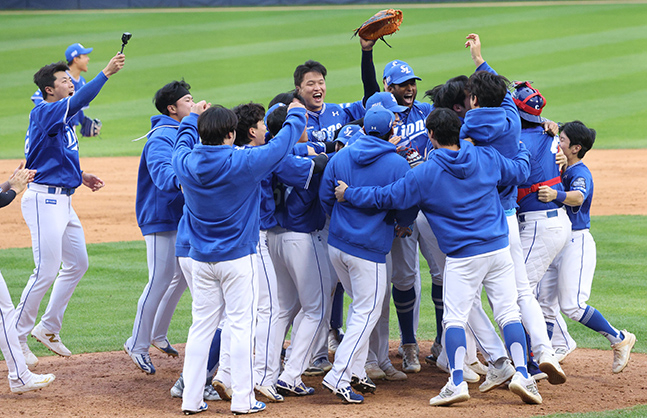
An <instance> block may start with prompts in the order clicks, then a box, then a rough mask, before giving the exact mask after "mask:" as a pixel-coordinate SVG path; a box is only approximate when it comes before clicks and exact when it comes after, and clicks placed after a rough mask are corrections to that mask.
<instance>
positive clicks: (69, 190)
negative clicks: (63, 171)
mask: <svg viewBox="0 0 647 418" xmlns="http://www.w3.org/2000/svg"><path fill="white" fill-rule="evenodd" d="M28 187H29V189H30V190H33V191H35V192H36V193H48V194H64V195H66V196H72V195H73V194H74V192H75V191H76V188H75V187H57V186H48V185H47V184H37V183H29V186H28Z"/></svg>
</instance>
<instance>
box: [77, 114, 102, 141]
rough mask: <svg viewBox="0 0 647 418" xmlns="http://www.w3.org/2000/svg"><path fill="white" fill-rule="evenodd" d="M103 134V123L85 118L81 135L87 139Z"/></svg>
mask: <svg viewBox="0 0 647 418" xmlns="http://www.w3.org/2000/svg"><path fill="white" fill-rule="evenodd" d="M100 133H101V121H100V120H99V119H90V118H89V117H87V116H86V117H84V118H83V122H81V135H83V136H85V137H92V136H98V135H99V134H100Z"/></svg>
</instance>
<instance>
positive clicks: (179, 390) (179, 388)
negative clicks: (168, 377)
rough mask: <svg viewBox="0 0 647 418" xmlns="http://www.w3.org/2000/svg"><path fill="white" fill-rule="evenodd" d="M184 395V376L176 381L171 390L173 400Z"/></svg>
mask: <svg viewBox="0 0 647 418" xmlns="http://www.w3.org/2000/svg"><path fill="white" fill-rule="evenodd" d="M183 393H184V376H182V375H180V378H179V379H178V380H176V381H175V384H174V385H173V387H172V388H171V398H181V397H182V394H183Z"/></svg>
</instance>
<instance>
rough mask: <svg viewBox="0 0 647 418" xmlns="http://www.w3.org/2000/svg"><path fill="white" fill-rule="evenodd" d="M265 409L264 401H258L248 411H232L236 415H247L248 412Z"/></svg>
mask: <svg viewBox="0 0 647 418" xmlns="http://www.w3.org/2000/svg"><path fill="white" fill-rule="evenodd" d="M264 410H265V404H264V403H263V402H259V401H256V404H254V406H252V407H251V408H250V409H248V410H247V411H231V412H232V413H233V414H234V415H247V414H255V413H257V412H261V411H264Z"/></svg>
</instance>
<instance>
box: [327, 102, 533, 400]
mask: <svg viewBox="0 0 647 418" xmlns="http://www.w3.org/2000/svg"><path fill="white" fill-rule="evenodd" d="M426 126H427V129H428V131H429V137H430V138H431V141H432V143H433V146H434V148H435V151H434V152H433V153H431V154H430V156H429V159H428V161H427V162H425V163H423V164H421V165H419V166H417V167H414V168H413V170H411V171H410V172H408V173H407V174H406V175H405V177H404V178H402V179H400V180H398V181H396V182H395V183H393V184H391V185H388V186H386V187H382V188H376V187H372V188H368V187H364V188H356V187H350V188H348V189H346V190H345V187H346V185H345V184H344V183H343V182H340V186H339V187H338V189H337V190H336V195H337V198H338V199H344V198H345V199H346V200H348V201H349V203H350V204H352V205H356V206H358V207H374V208H377V209H403V208H407V207H411V206H413V205H419V206H420V209H421V210H422V211H423V212H424V213H425V216H427V218H428V220H429V224H430V225H431V227H432V228H433V229H434V232H435V235H436V237H437V238H438V244H439V246H440V248H441V250H442V251H443V252H444V253H446V254H447V259H446V264H445V284H444V287H443V290H444V292H445V294H444V300H445V314H444V317H443V323H444V329H445V342H446V347H445V349H446V351H447V355H448V357H449V366H450V369H451V377H450V378H449V381H448V382H447V384H446V385H445V387H444V388H443V389H442V390H441V392H440V394H439V395H438V396H436V397H434V398H432V399H431V400H430V402H429V403H430V405H432V406H440V405H451V404H453V403H457V402H464V401H466V400H468V399H469V391H468V388H467V383H465V382H464V381H463V359H464V356H465V323H466V321H467V317H468V315H469V312H470V310H471V306H472V303H473V299H474V297H475V296H476V295H477V294H478V291H479V290H480V286H481V285H483V286H484V287H485V289H486V292H487V294H488V297H489V299H490V301H491V302H492V306H493V311H494V317H495V320H496V321H497V323H498V324H499V326H500V327H501V329H502V330H503V335H504V338H505V340H506V346H507V348H508V350H509V351H510V353H511V355H512V359H513V361H514V364H515V368H516V370H517V372H516V373H515V375H514V377H513V378H512V381H511V383H510V390H511V391H512V392H513V393H515V394H517V395H519V396H520V397H521V398H522V400H523V401H524V402H527V403H541V401H542V399H541V395H539V392H538V391H537V386H536V384H535V382H534V380H532V378H530V377H529V376H528V373H527V370H526V361H525V356H526V341H525V336H524V331H523V327H522V325H521V322H520V318H519V308H518V306H517V305H516V303H515V300H516V291H515V288H514V286H513V285H511V283H513V282H514V277H513V276H514V267H513V265H512V259H511V257H510V252H509V248H508V228H507V223H506V220H505V215H504V213H503V208H502V206H501V203H500V200H499V196H498V190H497V187H498V186H505V185H508V184H515V183H516V182H520V181H523V180H525V178H526V177H527V175H528V171H529V163H528V152H527V151H526V150H525V148H524V147H520V148H519V152H518V154H517V155H516V156H515V157H514V159H513V160H508V159H506V158H504V157H502V156H501V154H499V153H498V152H496V151H495V150H493V149H491V148H490V147H475V146H473V145H472V144H470V143H469V142H466V141H460V142H459V130H460V126H461V122H460V120H459V118H458V116H456V114H455V113H454V112H453V111H451V110H449V109H435V110H434V111H433V112H432V113H431V114H430V115H429V117H428V119H427V125H426ZM351 186H353V185H351ZM429 190H432V191H433V193H428V191H429ZM457 225H459V226H460V227H456V226H457ZM466 295H473V296H472V297H466Z"/></svg>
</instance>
